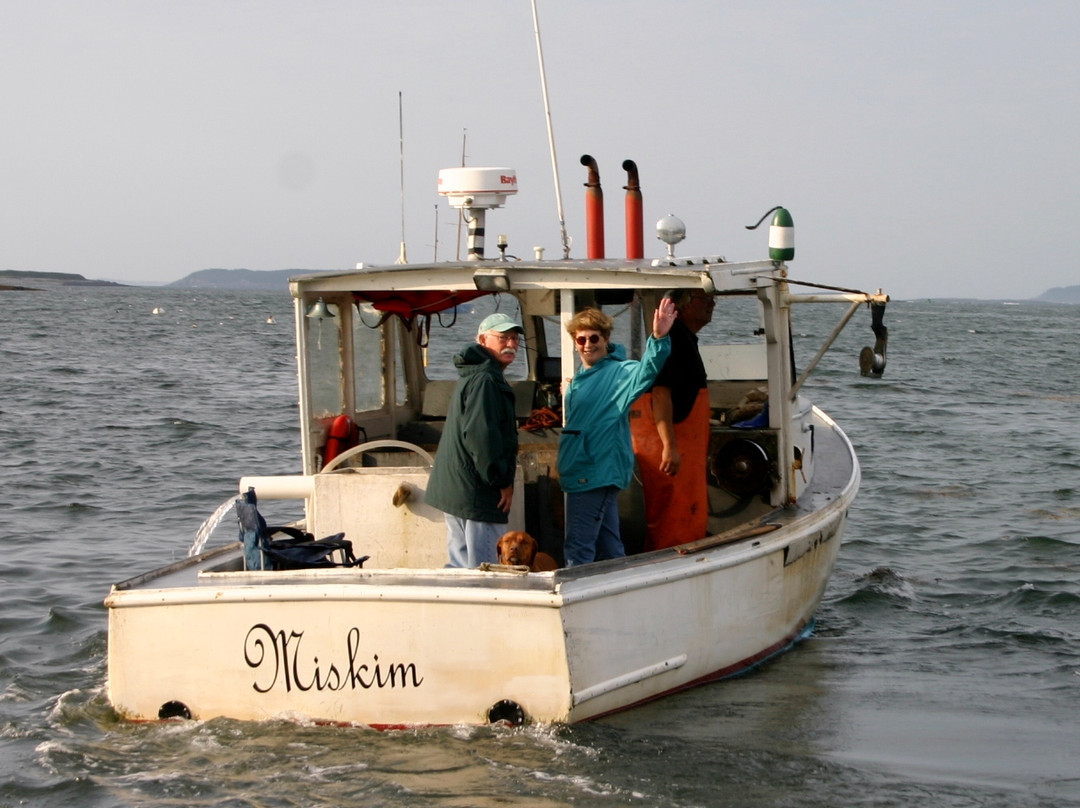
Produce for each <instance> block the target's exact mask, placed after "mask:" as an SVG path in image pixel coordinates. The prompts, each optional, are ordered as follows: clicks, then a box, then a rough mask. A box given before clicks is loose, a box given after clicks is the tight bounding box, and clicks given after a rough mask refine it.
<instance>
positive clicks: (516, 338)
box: [492, 331, 521, 343]
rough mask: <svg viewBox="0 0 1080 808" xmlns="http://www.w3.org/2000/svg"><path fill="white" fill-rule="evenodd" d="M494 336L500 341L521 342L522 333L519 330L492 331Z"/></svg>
mask: <svg viewBox="0 0 1080 808" xmlns="http://www.w3.org/2000/svg"><path fill="white" fill-rule="evenodd" d="M492 336H493V337H495V339H497V340H498V341H499V342H503V343H506V342H521V334H519V333H518V332H517V331H511V332H509V333H506V334H500V333H499V332H498V331H495V332H492Z"/></svg>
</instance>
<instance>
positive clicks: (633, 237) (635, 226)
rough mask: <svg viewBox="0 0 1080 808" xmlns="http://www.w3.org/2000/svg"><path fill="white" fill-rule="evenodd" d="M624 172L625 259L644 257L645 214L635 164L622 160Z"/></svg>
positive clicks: (631, 161)
mask: <svg viewBox="0 0 1080 808" xmlns="http://www.w3.org/2000/svg"><path fill="white" fill-rule="evenodd" d="M622 167H623V170H624V171H626V185H625V186H623V187H624V188H625V190H626V257H627V258H644V257H645V212H644V210H643V209H642V204H641V184H640V183H639V182H638V170H637V163H635V162H634V161H633V160H623V164H622Z"/></svg>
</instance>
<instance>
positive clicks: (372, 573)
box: [113, 417, 857, 593]
mask: <svg viewBox="0 0 1080 808" xmlns="http://www.w3.org/2000/svg"><path fill="white" fill-rule="evenodd" d="M815 420H816V426H815V434H814V441H815V446H816V448H815V453H814V454H815V467H814V476H813V480H812V481H811V485H810V486H809V487H808V488H807V489H806V490H805V491H804V492H803V495H802V496H801V497H800V498H799V500H798V502H797V503H796V505H795V507H792V508H780V509H775V510H772V511H769V512H768V513H766V514H764V515H763V516H762V517H760V518H759V519H757V520H754V523H751V524H749V525H746V524H744V525H743V526H741V532H740V531H739V530H736V531H733V532H732V534H731V535H725V534H722V535H721V536H719V537H717V540H716V541H710V540H709V539H706V540H704V541H703V542H695V543H694V545H690V546H689V547H694V546H695V545H696V546H697V547H696V548H695V549H690V550H689V553H690V554H694V553H697V552H701V551H704V550H705V549H709V550H714V549H716V548H717V547H719V546H723V547H724V548H726V549H728V550H730V551H731V552H732V554H733V555H734V554H735V553H736V552H737V549H738V548H739V547H740V546H743V545H745V543H746V542H747V541H753V542H754V543H760V542H761V538H760V536H761V534H760V532H758V533H754V532H753V528H754V527H755V523H756V526H758V527H761V526H768V527H775V528H782V527H784V526H786V525H790V524H792V523H795V522H798V521H799V520H800V519H802V518H805V517H807V516H809V515H810V514H813V513H816V512H819V511H821V510H822V509H823V508H826V507H828V506H829V505H830V504H831V503H832V502H834V501H835V500H836V499H837V498H838V497H840V496H841V495H842V494H843V492H844V491H845V490H847V489H848V488H849V486H850V483H851V480H852V476H853V474H855V473H857V471H856V468H855V457H854V453H853V451H852V450H851V447H850V444H849V443H848V440H847V437H846V436H845V435H844V434H843V433H842V432H841V431H840V430H839V428H838V427H836V426H835V425H832V424H831V423H830V422H828V421H827V420H825V419H823V418H821V417H819V418H817V419H815ZM755 537H756V538H755ZM354 544H357V542H355V540H354ZM242 549H243V548H242V546H241V544H240V543H239V542H235V543H231V544H228V545H225V546H222V547H217V548H213V549H211V550H208V551H206V552H204V553H201V554H199V555H197V556H194V557H192V558H187V559H183V560H181V561H177V562H175V563H173V564H169V565H168V566H165V567H161V568H159V569H156V570H153V571H151V572H148V573H145V574H143V575H139V576H136V577H134V578H130V579H128V580H126V581H123V582H121V583H118V584H116V585H115V586H114V587H113V589H114V591H124V590H137V589H141V590H155V589H175V588H189V587H225V586H228V587H230V588H231V587H237V586H241V587H262V586H282V585H289V586H324V585H327V584H334V585H350V586H365V585H366V586H375V585H377V586H380V587H393V586H399V587H400V586H410V587H434V588H457V589H460V588H462V587H464V588H472V587H475V588H482V589H484V590H487V591H490V590H493V589H494V590H506V591H507V592H519V593H521V592H534V593H544V592H547V593H556V592H557V591H558V590H559V589H560V586H561V585H562V584H566V583H569V582H572V581H577V580H582V579H586V578H589V577H592V576H595V575H599V574H606V573H611V572H614V571H616V570H623V569H626V570H629V569H633V568H637V567H644V566H646V565H652V564H656V563H658V562H662V561H665V560H670V559H671V557H672V556H673V555H686V554H687V550H688V546H683V547H681V548H668V549H664V550H655V551H652V552H649V553H642V554H638V555H631V556H627V557H625V558H619V559H612V560H609V561H600V562H596V563H593V564H588V565H583V566H580V567H574V568H563V569H559V570H556V571H554V572H548V573H527V572H526V571H525V570H524V568H521V567H503V566H497V565H490V566H485V567H483V568H481V569H478V570H464V569H450V568H447V569H438V570H430V569H427V570H411V569H370V570H368V569H362V568H361V569H322V570H300V571H282V572H262V571H255V572H248V571H245V570H244V569H243V551H242ZM356 549H357V553H358V555H362V554H363V545H362V542H360V543H359V546H357V548H356Z"/></svg>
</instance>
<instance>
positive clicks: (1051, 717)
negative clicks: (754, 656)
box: [0, 288, 1080, 808]
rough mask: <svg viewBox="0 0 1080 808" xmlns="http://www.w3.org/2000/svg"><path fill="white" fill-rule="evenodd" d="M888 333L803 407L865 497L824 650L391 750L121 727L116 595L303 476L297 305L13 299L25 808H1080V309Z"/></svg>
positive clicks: (919, 319)
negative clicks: (849, 461)
mask: <svg viewBox="0 0 1080 808" xmlns="http://www.w3.org/2000/svg"><path fill="white" fill-rule="evenodd" d="M155 308H160V309H162V312H161V313H159V314H153V313H152V312H153V310H154V309H155ZM819 311H820V310H815V311H814V312H813V313H809V314H808V315H807V316H806V317H805V318H799V317H798V315H800V314H801V313H802V312H801V310H799V311H797V312H796V315H797V319H796V326H795V331H796V333H797V335H798V337H797V344H796V349H797V354H796V355H797V358H799V359H800V360H801V363H803V364H805V362H806V361H807V360H808V359H809V358H810V357H811V356H812V355H813V351H814V350H815V349H816V347H817V344H818V342H819V341H820V339H821V338H822V337H823V336H824V335H825V334H827V333H828V331H829V330H831V328H832V326H833V325H834V323H835V322H836V321H837V320H838V319H839V315H840V312H839V310H838V309H837V308H835V307H834V308H826V309H825V310H824V312H820V313H819ZM268 320H272V322H268ZM886 324H887V325H888V326H889V328H890V345H889V361H888V367H887V369H886V372H885V375H884V377H883V378H881V379H866V378H863V377H861V376H860V375H859V373H858V362H857V357H858V351H859V349H860V348H861V347H862V346H863V345H867V344H872V335H871V333H870V329H869V317H868V313H866V312H862V313H861V314H860V315H859V316H857V317H856V321H855V322H853V323H852V324H851V325H849V327H848V329H847V330H846V331H845V333H844V334H843V335H842V337H841V339H840V341H839V342H838V344H837V346H836V347H835V348H834V349H833V351H832V352H830V353H829V354H828V355H827V356H826V357H825V359H824V360H823V362H822V364H821V365H820V367H819V369H818V371H817V372H816V373H815V374H814V376H812V377H811V380H810V381H809V382H808V385H807V388H806V392H807V394H808V395H810V396H811V397H813V398H814V399H815V400H816V401H817V402H818V403H819V404H820V405H822V406H823V407H824V408H825V409H826V410H827V411H828V412H829V413H830V414H831V415H832V416H833V417H834V418H836V419H837V420H838V421H839V422H840V423H841V424H842V425H843V427H844V428H845V430H846V431H847V432H848V434H849V436H850V437H851V439H852V441H853V443H854V444H855V445H856V448H857V449H858V451H859V455H860V459H861V462H862V468H863V485H862V489H861V492H860V494H859V497H858V499H857V500H856V504H855V506H854V507H853V508H852V511H851V515H850V520H849V524H848V529H847V534H846V536H845V541H844V545H843V547H842V550H841V555H840V560H839V564H838V567H837V571H836V574H835V575H834V577H833V579H832V581H831V583H830V586H829V588H828V591H827V593H826V597H825V601H824V603H823V606H822V608H821V610H820V612H819V614H818V621H817V631H816V633H815V634H814V635H813V636H812V637H811V638H809V639H808V640H807V641H805V642H803V643H802V644H800V645H799V646H798V647H796V648H795V649H794V650H792V651H791V652H789V653H787V654H785V655H783V656H781V657H780V658H778V659H776V660H774V661H773V662H771V663H769V664H767V665H765V666H763V667H761V668H760V669H758V670H756V671H755V672H753V673H752V674H750V675H747V676H744V677H741V678H738V679H733V680H729V681H726V682H722V683H718V684H715V685H710V686H707V687H702V688H698V689H696V690H693V691H690V692H687V693H684V694H680V695H677V696H674V697H671V698H668V699H665V700H663V701H660V702H657V703H654V704H650V705H647V706H644V707H642V708H640V709H637V710H633V711H629V712H625V713H622V714H619V715H616V716H613V717H609V718H606V719H603V720H600V721H596V722H592V723H587V724H583V725H577V726H573V727H524V728H519V729H510V728H502V727H485V728H467V729H465V728H443V729H425V730H415V731H396V732H383V733H379V732H374V731H371V730H367V729H364V728H341V727H320V726H308V725H298V724H293V723H286V722H269V723H256V724H250V723H241V722H235V721H227V720H215V721H210V722H180V723H174V722H168V723H161V724H131V723H124V722H120V721H118V720H117V718H116V716H115V715H114V714H113V712H112V711H111V709H110V707H109V705H108V702H107V700H106V698H105V677H106V658H105V655H106V631H105V625H106V615H105V610H104V607H103V606H102V599H103V598H104V597H105V595H106V594H107V593H108V590H109V586H110V585H111V584H112V583H114V582H116V581H120V580H123V579H125V578H127V577H130V576H132V575H134V574H137V573H139V572H142V571H145V570H147V569H150V568H152V567H154V566H158V565H160V564H162V563H165V562H167V561H170V560H172V559H176V558H181V557H183V556H184V555H186V553H187V550H188V548H189V547H190V546H191V544H192V540H193V537H194V534H195V532H196V530H197V529H198V527H199V525H200V524H201V522H202V521H203V520H204V519H205V518H206V517H207V516H208V515H209V514H210V513H211V512H213V511H214V509H215V508H216V507H217V506H218V505H220V504H221V503H222V502H223V501H225V500H226V499H228V498H230V497H231V496H232V495H233V494H234V492H235V488H236V480H237V478H238V477H239V476H240V475H242V474H245V473H252V472H255V473H264V474H276V473H294V472H295V471H296V470H297V469H298V457H299V438H298V434H297V431H296V428H295V424H296V418H297V408H296V383H295V375H294V358H293V347H292V345H293V339H292V324H291V306H290V299H289V298H288V296H287V294H284V293H281V294H271V293H241V292H215V293H201V292H200V293H194V292H191V291H180V290H158V289H72V288H69V289H55V290H49V291H44V292H38V293H30V292H0V378H2V380H3V384H2V386H0V525H3V530H4V533H3V536H2V539H0V548H2V552H0V808H6V806H18V805H25V806H72V805H78V806H169V805H176V806H260V807H262V806H340V805H371V806H378V805H411V806H507V805H518V806H562V805H582V806H613V805H642V806H819V805H820V806H841V805H842V806H875V807H876V806H908V805H912V806H914V805H918V806H1067V805H1080V752H1078V750H1080V721H1078V719H1080V620H1078V614H1080V553H1078V549H1080V418H1078V417H1077V410H1078V405H1080V386H1078V378H1080V376H1078V373H1077V370H1076V363H1075V358H1076V356H1077V355H1078V353H1080V306H1051V305H1040V304H1034V303H1026V302H1021V303H1018V304H1013V305H1007V304H1004V303H1002V302H955V301H926V300H924V301H905V302H896V303H894V304H892V305H891V306H890V307H889V310H888V313H887V315H886ZM269 504H270V503H267V505H269ZM272 515H273V514H272V512H271V516H272ZM226 522H227V524H226V525H224V526H223V527H222V528H221V532H219V533H218V534H215V537H214V538H212V539H211V543H212V544H213V543H215V542H220V541H226V540H230V539H232V538H233V527H232V523H231V520H226Z"/></svg>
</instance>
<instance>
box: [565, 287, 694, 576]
mask: <svg viewBox="0 0 1080 808" xmlns="http://www.w3.org/2000/svg"><path fill="white" fill-rule="evenodd" d="M674 321H675V305H674V304H673V303H672V302H671V300H670V299H668V298H664V299H663V300H662V301H661V303H660V305H659V306H658V307H657V309H656V312H655V314H654V315H653V327H652V336H651V337H650V338H649V341H648V344H647V345H646V348H645V355H644V356H643V357H642V358H641V361H634V360H628V359H626V352H625V350H624V349H623V347H622V346H621V345H613V344H611V342H610V339H611V329H612V326H613V325H614V323H613V322H612V320H611V318H610V317H608V316H607V315H606V314H604V313H603V312H602V311H599V310H598V309H591V308H590V309H583V310H582V311H579V312H578V313H577V314H575V315H574V317H573V319H571V320H570V322H569V323H567V326H566V330H567V331H568V332H569V333H570V335H571V336H572V337H573V338H574V345H575V347H576V348H577V352H578V356H579V357H580V358H581V368H580V370H578V372H577V374H576V375H575V376H574V378H573V379H572V380H571V381H570V383H569V385H568V386H567V387H566V390H565V391H564V393H563V411H564V413H565V414H566V424H565V425H564V427H563V432H562V437H561V439H560V440H559V480H560V484H561V485H562V489H563V491H565V492H566V494H567V497H566V543H565V545H564V546H563V555H564V556H565V558H566V565H567V566H568V567H572V566H575V565H577V564H587V563H588V562H590V561H602V560H604V559H607V558H621V557H622V556H624V555H626V551H625V550H624V549H623V544H622V537H621V535H620V531H619V510H618V496H619V491H621V490H622V489H623V488H626V486H627V485H629V484H630V477H631V475H632V474H633V473H634V450H633V446H632V445H631V442H630V420H629V415H628V413H629V412H630V406H631V405H632V404H633V403H634V402H635V401H636V400H637V398H638V397H639V396H640V395H641V394H642V393H644V392H645V391H646V390H648V389H649V388H650V387H651V386H652V383H653V381H655V379H656V376H657V374H658V373H659V372H660V368H662V367H663V366H664V360H665V359H666V358H667V355H668V354H669V353H670V352H671V340H670V339H669V338H668V336H667V334H668V331H670V330H671V324H672V323H673V322H674Z"/></svg>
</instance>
